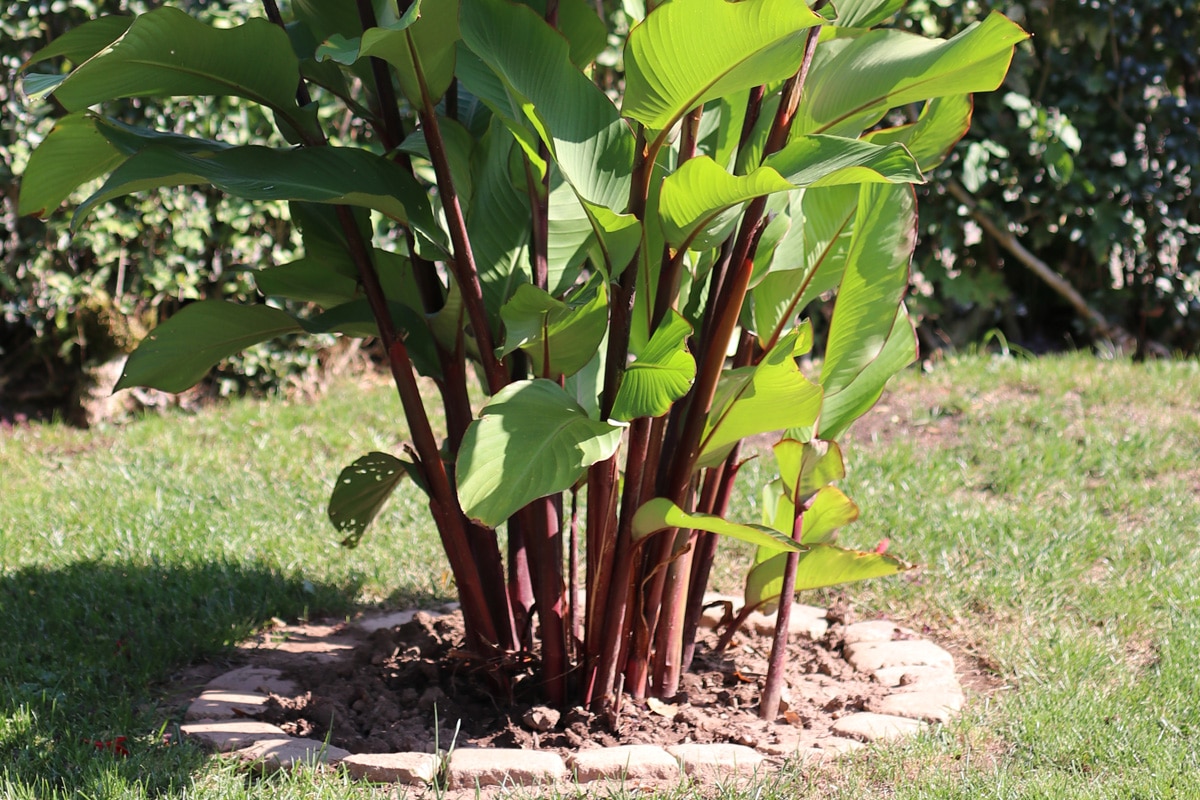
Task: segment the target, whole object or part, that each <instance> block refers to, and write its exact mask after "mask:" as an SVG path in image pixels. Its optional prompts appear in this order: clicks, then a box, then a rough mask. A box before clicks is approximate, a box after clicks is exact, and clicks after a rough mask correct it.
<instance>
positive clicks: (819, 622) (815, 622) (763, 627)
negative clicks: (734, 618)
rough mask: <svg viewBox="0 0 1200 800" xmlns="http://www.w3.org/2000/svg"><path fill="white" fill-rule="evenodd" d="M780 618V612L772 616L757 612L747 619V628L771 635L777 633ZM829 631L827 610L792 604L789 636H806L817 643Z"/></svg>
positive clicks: (789, 618)
mask: <svg viewBox="0 0 1200 800" xmlns="http://www.w3.org/2000/svg"><path fill="white" fill-rule="evenodd" d="M778 616H779V615H778V612H776V613H771V614H759V613H758V612H755V613H753V614H751V615H750V616H749V617H747V618H746V626H747V628H748V629H749V630H752V631H754V632H755V633H757V634H760V635H771V634H774V633H775V620H776V619H777V618H778ZM828 630H829V620H827V619H826V618H825V609H823V608H817V607H816V606H808V605H804V604H803V603H793V604H792V615H791V616H790V617H788V634H789V635H791V636H805V637H807V638H809V639H811V640H813V641H816V640H817V639H820V638H821V637H823V636H824V635H825V632H826V631H828Z"/></svg>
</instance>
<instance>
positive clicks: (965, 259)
mask: <svg viewBox="0 0 1200 800" xmlns="http://www.w3.org/2000/svg"><path fill="white" fill-rule="evenodd" d="M993 9H994V10H999V11H1002V12H1003V13H1005V14H1006V15H1008V16H1010V17H1011V18H1013V19H1014V20H1016V21H1017V22H1019V23H1021V24H1022V25H1023V26H1024V27H1025V28H1026V29H1027V30H1029V31H1030V32H1031V33H1033V35H1034V36H1033V39H1032V41H1030V42H1027V43H1026V44H1025V45H1023V46H1022V47H1021V48H1019V49H1018V53H1017V56H1016V60H1015V61H1014V64H1013V68H1012V70H1011V71H1010V72H1009V76H1008V80H1007V84H1006V88H1005V89H1002V90H1001V91H999V92H996V93H994V94H990V95H982V96H979V97H977V98H976V107H975V121H974V124H973V126H972V128H971V132H970V134H968V138H967V140H966V141H964V142H963V143H962V144H960V145H959V147H958V148H957V149H956V151H955V154H954V156H953V158H952V159H951V160H949V161H948V162H947V163H946V164H945V165H944V167H943V168H942V169H941V170H940V171H939V172H938V174H937V175H935V176H932V177H934V180H933V181H931V183H930V184H929V185H928V186H927V187H925V188H924V189H923V191H924V194H925V195H926V196H925V197H922V199H921V205H920V208H921V231H922V236H923V242H922V244H921V247H920V249H919V250H918V253H917V262H916V265H915V266H916V269H915V270H914V275H915V278H916V287H915V288H916V292H915V293H914V294H915V295H916V297H915V298H914V301H915V302H914V305H918V306H919V308H918V310H919V311H920V312H921V313H922V314H923V315H924V317H925V321H926V324H927V330H934V329H938V328H940V329H941V330H942V331H943V332H944V333H945V335H946V338H948V339H950V340H951V341H953V342H954V343H955V344H961V343H963V342H964V341H971V340H973V339H975V338H977V337H978V336H979V335H980V334H981V333H982V332H984V331H986V330H987V329H989V328H992V327H1002V328H1004V329H1005V332H1006V333H1007V334H1008V335H1009V338H1014V337H1016V338H1017V339H1018V340H1021V341H1024V342H1026V343H1030V344H1033V345H1034V346H1035V347H1037V346H1045V347H1056V346H1062V345H1064V344H1067V343H1068V341H1074V342H1075V343H1077V344H1078V343H1082V342H1084V341H1086V337H1087V333H1086V331H1085V330H1084V329H1083V328H1082V325H1081V323H1080V322H1079V321H1078V320H1077V319H1076V318H1075V316H1074V314H1073V312H1071V311H1070V310H1069V309H1068V308H1067V307H1066V306H1065V305H1064V304H1063V303H1062V301H1061V300H1060V299H1059V298H1058V297H1057V296H1056V295H1054V294H1053V293H1052V292H1051V290H1050V289H1049V288H1048V287H1046V286H1045V285H1044V284H1042V283H1041V282H1040V281H1039V280H1038V279H1037V278H1035V277H1034V276H1033V275H1032V273H1030V272H1029V271H1028V270H1026V269H1025V267H1023V266H1021V265H1020V264H1019V263H1018V262H1017V261H1016V260H1015V259H1014V258H1013V257H1012V256H1011V255H1009V254H1008V253H1006V252H1004V251H1003V250H1002V249H1001V248H1000V247H998V246H997V243H996V242H994V241H992V240H991V239H990V237H988V236H987V235H986V234H984V233H982V232H981V230H980V228H979V226H978V225H977V224H976V223H974V222H973V221H971V220H969V218H968V217H967V214H966V210H965V209H964V208H962V207H961V205H960V203H959V202H958V201H957V200H955V199H954V198H952V197H950V196H949V195H948V194H946V192H945V188H944V181H946V180H948V179H951V178H953V179H957V180H958V181H959V182H961V183H962V184H963V185H964V186H965V187H966V188H967V189H969V190H970V191H971V192H972V193H973V194H974V195H975V196H976V197H977V198H978V199H979V200H980V202H981V203H982V204H983V205H984V207H985V209H986V213H987V214H988V215H989V216H990V217H991V218H993V219H995V220H996V221H998V222H1001V221H1004V222H1007V223H1010V224H1011V225H1012V226H1013V228H1014V231H1015V232H1016V233H1017V234H1018V235H1019V236H1020V237H1021V241H1022V243H1023V244H1024V245H1025V246H1026V247H1027V248H1028V249H1029V250H1031V251H1033V252H1034V253H1035V254H1036V255H1037V256H1038V257H1039V258H1041V259H1042V260H1043V261H1045V262H1046V263H1047V264H1048V265H1050V266H1051V267H1052V268H1054V269H1055V270H1057V271H1058V272H1059V273H1060V274H1061V275H1062V276H1063V277H1065V278H1066V279H1067V280H1068V281H1069V282H1070V283H1072V284H1073V285H1074V286H1075V288H1076V289H1078V290H1079V292H1080V293H1082V294H1083V296H1084V297H1085V298H1086V299H1087V301H1088V302H1089V304H1091V305H1092V307H1093V308H1095V309H1097V310H1098V311H1100V312H1101V313H1103V314H1104V315H1105V316H1107V317H1108V319H1109V320H1111V321H1112V322H1115V323H1117V324H1119V325H1122V326H1124V327H1125V328H1126V329H1127V330H1129V331H1130V332H1131V333H1132V334H1134V335H1135V336H1137V337H1139V339H1141V340H1142V342H1143V344H1144V343H1145V341H1146V340H1147V339H1149V340H1153V341H1157V342H1160V343H1162V344H1163V345H1165V346H1167V347H1168V348H1172V349H1179V350H1185V351H1189V352H1197V351H1200V264H1198V263H1197V262H1198V253H1200V199H1198V198H1197V197H1196V196H1194V195H1193V193H1192V182H1193V171H1194V169H1195V168H1196V165H1200V128H1198V123H1200V85H1198V82H1200V63H1198V62H1200V2H1196V1H1195V0H1029V1H1028V2H1025V3H1020V4H1019V3H1015V2H998V3H985V2H976V1H975V0H972V1H971V2H949V0H915V1H914V2H911V3H910V4H909V6H908V8H907V9H906V11H905V17H904V21H905V23H906V24H907V25H909V26H910V27H912V28H914V29H916V30H920V31H922V32H925V33H937V34H941V33H944V32H951V33H952V32H954V31H957V30H960V29H961V28H963V27H964V26H965V25H967V24H968V23H970V22H972V21H974V20H975V19H978V18H981V17H982V16H984V15H985V14H986V13H987V12H988V11H989V10H993ZM1067 337H1069V339H1068V338H1067Z"/></svg>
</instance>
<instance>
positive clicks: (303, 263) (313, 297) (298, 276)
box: [253, 257, 359, 308]
mask: <svg viewBox="0 0 1200 800" xmlns="http://www.w3.org/2000/svg"><path fill="white" fill-rule="evenodd" d="M253 275H254V284H255V285H256V286H257V287H258V290H259V291H260V292H262V293H263V294H264V295H267V296H268V297H286V298H288V299H290V300H297V301H299V302H301V303H316V304H317V305H319V306H322V307H324V308H330V307H332V306H336V305H339V304H341V303H345V302H348V301H350V300H353V299H354V298H355V297H357V296H358V295H359V288H358V281H357V280H355V279H354V278H351V277H347V276H346V275H343V274H342V273H340V272H338V271H337V270H335V269H331V268H330V266H329V265H328V264H326V263H325V262H323V261H321V260H319V259H316V258H307V257H306V258H300V259H297V260H295V261H289V262H288V263H286V264H276V265H275V266H271V267H267V268H265V269H261V270H258V271H257V272H255V273H253Z"/></svg>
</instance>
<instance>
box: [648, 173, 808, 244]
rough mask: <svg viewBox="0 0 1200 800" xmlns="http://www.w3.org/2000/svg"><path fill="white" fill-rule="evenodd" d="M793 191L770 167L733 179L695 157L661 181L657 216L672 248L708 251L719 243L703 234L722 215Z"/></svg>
mask: <svg viewBox="0 0 1200 800" xmlns="http://www.w3.org/2000/svg"><path fill="white" fill-rule="evenodd" d="M793 188H795V187H794V186H793V185H792V184H791V183H789V182H788V181H786V180H784V179H783V177H781V176H780V174H779V173H778V172H776V171H775V170H774V169H771V168H769V167H761V168H759V169H756V170H754V172H752V173H750V174H749V175H739V176H734V175H730V174H729V173H728V172H726V171H725V170H724V169H723V168H721V167H720V166H719V165H718V164H717V163H716V162H715V161H713V160H712V159H711V158H709V157H708V156H696V157H695V158H691V159H688V160H687V161H686V162H684V164H683V166H681V167H680V168H679V169H678V170H676V171H675V172H674V173H673V174H671V175H670V176H668V177H667V179H666V180H664V181H663V184H662V195H661V197H660V198H659V214H658V215H659V219H660V220H661V222H662V230H663V234H664V235H665V236H666V240H667V243H668V244H670V245H671V247H673V248H676V249H679V248H690V249H695V250H700V249H708V248H710V247H713V246H715V245H716V244H719V242H716V241H712V240H710V239H709V238H707V237H705V236H703V235H702V232H703V231H704V229H705V227H706V226H708V225H709V223H711V222H712V221H713V220H714V219H716V218H717V217H718V216H719V215H720V214H721V213H722V212H724V211H726V210H728V209H730V208H733V207H734V206H737V205H740V204H741V203H744V202H745V201H747V200H750V199H752V198H754V197H758V196H760V195H765V194H771V193H773V192H786V191H790V190H791V189H793ZM722 238H723V237H722Z"/></svg>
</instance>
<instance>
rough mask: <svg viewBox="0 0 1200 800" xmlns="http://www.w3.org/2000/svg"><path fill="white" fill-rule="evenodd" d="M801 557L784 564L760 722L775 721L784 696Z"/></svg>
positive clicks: (796, 532) (798, 521) (795, 528)
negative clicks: (788, 648)
mask: <svg viewBox="0 0 1200 800" xmlns="http://www.w3.org/2000/svg"><path fill="white" fill-rule="evenodd" d="M801 508H802V507H801V506H800V505H797V506H796V515H795V518H794V519H793V521H792V540H793V541H795V542H799V541H800V537H801V529H802V528H803V526H804V512H803V511H802V510H801ZM799 564H800V554H799V553H795V552H793V553H788V554H787V558H786V559H785V560H784V563H783V589H782V591H780V593H779V610H778V611H776V612H775V635H774V636H773V637H772V638H771V655H770V656H769V657H768V659H767V679H766V681H765V682H764V683H763V693H762V699H761V700H760V701H759V705H758V716H759V719H765V720H773V719H775V717H776V716H778V715H779V699H780V698H781V697H782V696H783V669H784V661H785V660H786V659H787V640H788V626H789V625H790V624H791V619H792V603H794V602H795V600H796V569H797V567H798V566H799Z"/></svg>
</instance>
